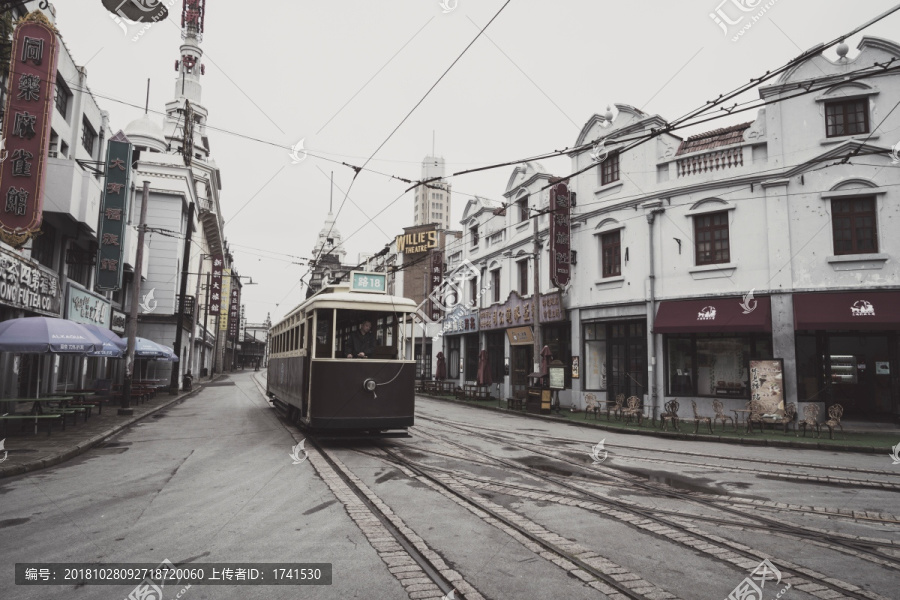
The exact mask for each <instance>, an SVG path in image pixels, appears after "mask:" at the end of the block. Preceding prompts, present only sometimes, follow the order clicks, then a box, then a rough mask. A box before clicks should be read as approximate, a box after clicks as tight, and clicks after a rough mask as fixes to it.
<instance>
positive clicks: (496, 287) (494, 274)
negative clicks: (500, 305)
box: [491, 269, 500, 302]
mask: <svg viewBox="0 0 900 600" xmlns="http://www.w3.org/2000/svg"><path fill="white" fill-rule="evenodd" d="M491 290H492V291H493V294H494V302H500V269H494V270H493V271H491Z"/></svg>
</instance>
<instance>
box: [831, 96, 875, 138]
mask: <svg viewBox="0 0 900 600" xmlns="http://www.w3.org/2000/svg"><path fill="white" fill-rule="evenodd" d="M868 104H869V101H868V100H867V99H866V98H862V99H858V100H841V101H839V102H827V103H825V135H826V136H827V137H838V136H842V135H856V134H858V133H869V107H868Z"/></svg>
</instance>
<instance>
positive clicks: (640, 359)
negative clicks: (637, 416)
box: [608, 321, 647, 399]
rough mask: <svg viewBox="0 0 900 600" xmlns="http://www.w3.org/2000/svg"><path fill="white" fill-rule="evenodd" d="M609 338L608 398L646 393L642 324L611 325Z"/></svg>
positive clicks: (628, 322) (643, 327) (645, 345)
mask: <svg viewBox="0 0 900 600" xmlns="http://www.w3.org/2000/svg"><path fill="white" fill-rule="evenodd" d="M609 330H610V337H609V348H608V351H609V373H610V378H609V385H610V397H613V398H614V397H615V396H617V395H619V394H625V397H626V398H628V397H629V396H637V397H638V398H641V399H643V398H644V394H646V393H647V334H646V330H645V322H644V321H626V322H624V323H612V324H611V325H610V328H609Z"/></svg>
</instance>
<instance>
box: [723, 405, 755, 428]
mask: <svg viewBox="0 0 900 600" xmlns="http://www.w3.org/2000/svg"><path fill="white" fill-rule="evenodd" d="M731 412H733V413H734V422H735V427H737V422H738V421H740V418H741V414H743V415H744V425H746V424H747V415H749V414H750V411H749V410H747V409H743V408H742V409H737V408H732V409H731ZM723 427H724V425H723Z"/></svg>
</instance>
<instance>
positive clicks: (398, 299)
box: [282, 285, 418, 321]
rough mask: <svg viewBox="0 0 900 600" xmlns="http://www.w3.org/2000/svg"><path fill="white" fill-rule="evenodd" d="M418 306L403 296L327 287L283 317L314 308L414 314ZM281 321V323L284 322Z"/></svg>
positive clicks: (341, 287)
mask: <svg viewBox="0 0 900 600" xmlns="http://www.w3.org/2000/svg"><path fill="white" fill-rule="evenodd" d="M417 307H418V304H416V302H415V301H414V300H411V299H409V298H405V297H403V296H390V295H388V294H372V293H364V292H351V291H350V287H349V286H334V285H332V286H328V287H326V288H325V289H323V290H321V291H319V292H317V293H316V294H315V295H314V296H312V297H311V298H308V299H307V300H306V301H305V302H303V303H302V304H301V305H300V306H298V307H297V308H295V309H293V310H292V311H290V312H289V313H288V314H286V315H285V316H284V319H288V318H290V317H292V316H294V315H296V314H297V313H299V312H302V311H304V310H310V309H316V308H350V309H354V310H379V311H384V310H394V311H396V312H404V313H409V312H415V310H416V308H417ZM284 319H282V321H284Z"/></svg>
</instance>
